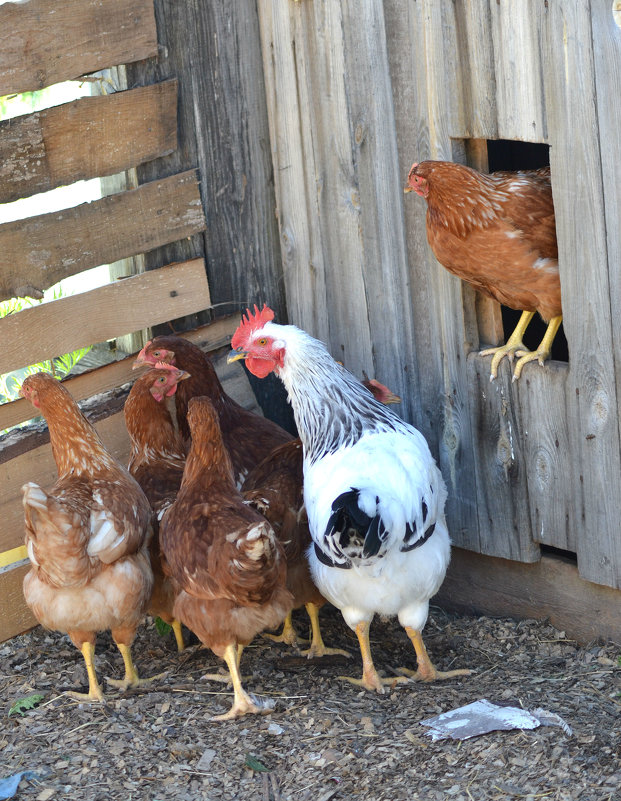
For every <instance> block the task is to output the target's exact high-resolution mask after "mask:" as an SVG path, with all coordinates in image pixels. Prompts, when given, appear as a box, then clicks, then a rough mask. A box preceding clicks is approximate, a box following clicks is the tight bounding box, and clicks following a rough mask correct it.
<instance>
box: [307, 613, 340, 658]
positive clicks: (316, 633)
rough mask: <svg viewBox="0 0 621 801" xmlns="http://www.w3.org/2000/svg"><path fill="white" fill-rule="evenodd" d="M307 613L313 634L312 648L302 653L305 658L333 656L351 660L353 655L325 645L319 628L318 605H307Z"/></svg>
mask: <svg viewBox="0 0 621 801" xmlns="http://www.w3.org/2000/svg"><path fill="white" fill-rule="evenodd" d="M306 612H307V613H308V616H309V618H310V622H311V632H312V633H311V645H310V648H308V649H307V650H306V651H302V653H303V654H304V656H306V657H308V659H314V658H316V657H321V656H332V655H335V656H336V655H339V656H346V657H348V658H350V657H351V654H350V653H348V652H347V651H343V650H342V649H341V648H328V647H327V646H326V645H324V642H323V637H322V636H321V627H320V626H319V607H318V606H317V605H316V604H313V603H308V604H306Z"/></svg>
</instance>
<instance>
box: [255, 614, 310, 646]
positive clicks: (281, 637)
mask: <svg viewBox="0 0 621 801" xmlns="http://www.w3.org/2000/svg"><path fill="white" fill-rule="evenodd" d="M263 636H264V637H266V638H267V639H268V640H272V642H283V643H285V645H308V640H305V639H303V638H302V637H298V633H297V631H296V630H295V628H294V626H293V621H292V620H291V612H289V613H288V615H287V617H286V618H285V620H284V622H283V624H282V631H281V632H280V634H267V633H266V632H263Z"/></svg>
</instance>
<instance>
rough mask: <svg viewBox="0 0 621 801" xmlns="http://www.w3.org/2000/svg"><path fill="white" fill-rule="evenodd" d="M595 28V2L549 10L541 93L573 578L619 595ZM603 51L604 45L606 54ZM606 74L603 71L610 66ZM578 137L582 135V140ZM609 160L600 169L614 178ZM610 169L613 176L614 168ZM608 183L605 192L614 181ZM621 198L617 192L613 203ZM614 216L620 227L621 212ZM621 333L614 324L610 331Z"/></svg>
mask: <svg viewBox="0 0 621 801" xmlns="http://www.w3.org/2000/svg"><path fill="white" fill-rule="evenodd" d="M591 24H592V16H591V3H589V2H587V0H571V2H567V3H563V4H562V7H561V6H559V5H558V4H555V3H550V4H549V7H548V13H547V17H546V25H545V29H544V58H545V59H546V61H547V64H548V68H547V69H546V70H545V71H544V91H545V97H546V98H547V99H548V107H547V119H548V127H549V138H550V146H551V147H550V165H551V170H552V184H553V194H554V206H555V213H556V229H557V235H558V244H559V268H560V274H561V287H562V293H563V315H564V316H563V325H564V329H565V334H566V336H567V342H568V347H569V374H568V378H567V394H566V398H567V406H566V409H567V417H568V420H569V421H570V423H569V429H568V432H569V438H568V441H569V452H568V454H567V461H568V464H570V465H571V472H570V476H569V480H570V481H571V483H572V491H573V498H574V502H575V504H576V508H575V513H574V519H575V521H576V523H577V525H578V526H579V529H578V531H577V536H576V542H577V549H578V569H579V571H580V575H581V576H583V577H584V578H587V579H590V580H592V581H597V582H599V583H602V584H607V585H609V586H612V587H620V586H621V537H619V530H620V529H621V449H620V442H619V417H618V408H619V398H618V396H617V381H618V378H617V376H616V372H615V359H614V348H613V347H612V343H613V342H614V336H613V331H614V329H613V320H612V317H613V315H614V316H615V317H618V313H617V312H616V311H613V310H614V309H615V302H614V301H615V298H614V296H613V295H611V282H610V275H611V274H614V272H615V271H618V261H617V260H616V258H614V256H615V254H614V251H613V253H612V254H610V255H611V256H613V258H612V260H611V261H610V270H609V254H608V251H607V248H608V242H609V240H608V232H607V227H609V226H607V225H606V222H607V219H608V220H611V218H610V216H609V215H610V211H608V212H607V211H606V208H605V204H604V184H603V181H604V178H603V176H604V169H603V167H604V163H603V155H602V151H603V150H604V149H606V148H607V147H608V142H607V139H608V137H610V136H615V135H616V134H614V133H613V131H612V130H611V129H610V127H609V128H607V129H606V128H604V129H600V118H599V117H598V113H597V109H598V108H599V107H600V106H601V105H602V104H604V105H605V104H607V103H611V102H614V100H613V97H612V96H610V97H608V95H607V94H606V91H609V92H611V93H612V95H616V94H618V92H616V90H615V89H612V84H608V83H606V86H609V87H610V89H608V90H605V89H603V88H602V92H603V93H604V95H603V96H601V97H598V96H597V78H596V71H595V61H594V59H595V55H594V50H593V47H594V43H593V40H592V36H590V35H586V34H587V32H588V31H590V30H591ZM610 25H612V20H611V21H610ZM605 44H606V40H605V39H604V40H603V41H602V46H604V45H605ZM599 63H600V64H602V62H601V61H600V62H599ZM617 63H618V54H617ZM602 69H605V70H607V69H608V65H606V66H603V67H602ZM617 108H618V98H617ZM605 119H608V120H610V117H609V114H608V112H602V122H604V120H605ZM617 127H618V126H617ZM575 131H580V132H581V133H580V136H579V137H576V136H575V135H574V132H575ZM604 134H605V138H604V136H603V135H604ZM608 159H609V157H608V156H607V157H606V164H607V166H608V167H609V168H611V170H612V169H613V168H612V165H611V163H610V161H609V160H608ZM568 165H571V169H568ZM614 169H615V170H616V171H617V174H618V170H619V166H618V164H617V165H616V166H615V167H614ZM576 176H580V191H579V192H576V191H575V180H576ZM606 181H607V186H610V182H611V181H614V177H613V176H612V175H611V176H610V178H608V177H607V179H606ZM618 191H619V190H618V188H617V189H615V190H613V196H611V197H610V199H611V200H612V197H614V193H618ZM607 214H608V218H607ZM614 214H616V216H617V218H618V210H617V212H613V215H614ZM578 222H579V224H578ZM613 225H614V226H615V228H617V227H618V226H617V225H616V224H614V223H613ZM614 237H616V238H617V242H618V234H616V235H615V234H613V239H611V240H610V242H611V244H612V243H613V242H614ZM617 256H618V254H617ZM618 285H619V284H618V279H616V283H615V286H616V287H618ZM618 325H619V324H618V322H617V323H615V324H614V326H615V328H618Z"/></svg>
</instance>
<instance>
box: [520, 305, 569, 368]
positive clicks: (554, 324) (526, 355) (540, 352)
mask: <svg viewBox="0 0 621 801" xmlns="http://www.w3.org/2000/svg"><path fill="white" fill-rule="evenodd" d="M562 322H563V316H562V315H560V314H559V315H558V317H553V318H552V319H551V320H550V322H549V323H548V327H547V328H546V332H545V334H544V336H543V339H542V340H541V343H540V344H539V347H538V348H537V350H536V351H532V352H531V351H529V350H526V349H524V350H522V349H521V348H520V349H519V350H517V351H516V352H515V355H516V356H518V357H519V358H518V360H517V362H516V363H515V370H514V371H513V381H517V380H518V378H519V377H520V375H521V374H522V368H523V367H524V365H525V364H528V362H534V361H535V359H536V360H537V361H538V362H539V364H540V365H542V366H543V363H544V362H545V360H546V359H549V358H550V353H551V351H552V342H554V337H555V336H556V332H557V331H558V329H559V328H560V325H561V323H562Z"/></svg>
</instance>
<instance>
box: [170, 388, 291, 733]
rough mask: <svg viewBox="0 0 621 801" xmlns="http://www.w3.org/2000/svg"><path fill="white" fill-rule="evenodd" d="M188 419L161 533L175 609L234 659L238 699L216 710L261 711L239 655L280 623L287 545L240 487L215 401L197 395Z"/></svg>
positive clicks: (285, 608)
mask: <svg viewBox="0 0 621 801" xmlns="http://www.w3.org/2000/svg"><path fill="white" fill-rule="evenodd" d="M187 420H188V424H189V427H190V433H191V437H192V445H191V448H190V453H189V455H188V458H187V461H186V465H185V470H184V473H183V481H182V483H181V489H180V490H179V493H178V495H177V499H176V501H175V502H174V503H173V504H172V506H170V507H169V509H168V510H167V511H166V512H165V513H164V516H163V518H162V521H161V524H160V540H161V546H162V551H163V554H164V558H165V562H164V569H165V571H166V572H167V573H168V574H169V575H170V576H171V577H172V579H173V583H174V585H175V588H176V590H177V595H176V599H175V604H174V609H173V613H174V615H175V617H176V618H177V619H179V620H181V621H182V622H183V623H184V624H185V625H186V626H187V627H188V628H189V629H191V630H192V631H194V633H195V634H196V635H197V636H198V637H199V639H200V640H201V642H202V643H203V644H204V645H206V646H207V647H208V648H211V650H212V651H213V652H214V653H215V654H217V655H218V656H219V657H221V658H222V659H224V660H225V662H226V664H227V666H228V669H229V673H230V676H231V681H232V683H233V691H234V694H235V699H234V703H233V706H232V707H231V709H230V710H229V711H228V712H227V713H226V714H224V715H220V716H218V717H216V718H214V720H226V719H230V718H235V717H239V716H241V715H244V714H247V713H258V712H262V711H263V709H262V707H261V706H260V705H259V704H258V703H257V702H255V701H253V700H252V699H251V698H250V696H249V695H248V694H247V693H246V691H245V690H244V688H243V687H242V682H241V676H240V672H239V658H240V656H241V651H242V649H243V647H244V646H245V645H247V644H248V643H249V642H250V641H251V640H252V639H253V637H254V636H255V635H256V634H258V633H259V632H261V631H263V629H266V628H275V627H276V626H277V625H279V624H280V622H281V621H282V620H283V618H284V617H285V615H286V614H287V612H289V610H290V609H291V605H292V600H293V599H292V597H291V594H290V593H289V591H288V590H287V588H286V561H285V557H284V553H283V550H282V546H281V545H280V543H279V542H278V540H277V539H276V537H275V536H274V532H273V530H272V528H271V526H270V525H269V523H268V522H267V521H266V520H265V518H263V517H262V516H261V515H260V514H259V513H258V512H257V511H256V510H255V509H252V508H251V507H250V506H248V505H247V504H245V503H244V500H243V498H242V496H241V495H240V493H239V491H238V490H237V489H236V487H235V482H234V479H233V468H232V464H231V459H230V457H229V454H228V452H227V449H226V448H225V446H224V442H223V437H222V434H221V432H220V428H219V425H218V414H217V412H216V410H215V408H214V405H213V403H212V402H211V401H210V400H209V399H208V398H205V397H200V398H192V399H191V400H190V402H189V404H188V416H187Z"/></svg>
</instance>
